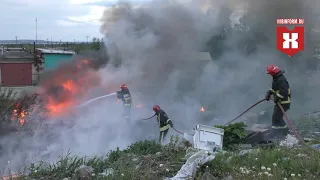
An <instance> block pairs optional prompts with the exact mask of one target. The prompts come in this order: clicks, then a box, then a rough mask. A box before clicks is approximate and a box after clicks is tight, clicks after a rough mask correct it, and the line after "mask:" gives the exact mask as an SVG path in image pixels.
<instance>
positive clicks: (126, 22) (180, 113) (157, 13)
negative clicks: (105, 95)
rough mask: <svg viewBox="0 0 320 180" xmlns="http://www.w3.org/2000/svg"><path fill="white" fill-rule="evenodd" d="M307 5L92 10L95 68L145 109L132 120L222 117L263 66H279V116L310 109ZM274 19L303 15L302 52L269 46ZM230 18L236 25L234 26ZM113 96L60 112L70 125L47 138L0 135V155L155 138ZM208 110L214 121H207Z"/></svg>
mask: <svg viewBox="0 0 320 180" xmlns="http://www.w3.org/2000/svg"><path fill="white" fill-rule="evenodd" d="M316 12H319V3H318V1H316V0H305V1H300V0H282V1H278V0H272V1H264V0H247V1H245V0H219V1H218V0H215V1H214V0H194V1H175V0H170V1H169V0H168V1H164V0H160V1H148V2H145V3H143V4H139V6H136V5H135V4H129V3H120V4H118V5H117V6H115V7H112V8H107V9H106V11H105V13H104V15H103V17H102V25H101V32H102V33H103V34H104V35H105V36H106V42H105V43H106V47H107V48H108V52H109V55H110V60H109V61H108V64H107V66H106V67H105V68H102V69H100V70H99V74H100V75H101V78H102V81H103V85H108V84H118V85H120V84H122V83H127V84H128V86H129V88H130V90H131V92H132V94H133V96H134V98H135V99H134V100H135V101H141V102H142V103H143V104H144V105H145V107H146V109H143V110H139V112H137V113H136V115H135V117H138V116H139V117H142V118H143V117H148V116H151V115H153V112H152V106H153V105H154V104H158V105H160V106H161V107H162V108H163V109H164V110H165V111H166V112H167V113H168V115H169V116H170V117H171V119H172V120H173V122H174V124H175V127H176V128H177V129H179V130H181V131H189V130H191V129H192V127H194V126H195V125H196V124H198V123H199V122H201V123H204V124H207V125H213V124H216V123H223V122H226V121H227V120H228V119H232V118H233V117H234V116H236V115H237V114H238V113H241V111H243V110H244V109H245V108H246V107H247V106H250V105H251V104H253V103H255V102H256V101H258V100H260V99H261V98H263V96H264V93H265V92H266V90H267V89H269V87H270V85H271V78H270V77H269V76H267V75H266V74H265V69H266V66H267V65H268V64H270V63H276V64H278V65H279V66H280V67H281V68H283V69H284V70H286V76H287V77H288V80H289V83H290V85H291V88H292V91H293V95H292V96H293V104H292V108H291V110H289V112H288V113H289V115H290V114H294V113H295V112H296V113H300V112H305V111H309V110H313V108H315V105H317V101H318V100H317V97H318V92H319V89H320V88H319V85H318V83H317V82H318V80H317V78H316V77H319V73H318V62H317V61H314V60H313V59H312V51H313V45H314V44H315V43H316V40H318V39H317V38H316V37H317V36H316V34H315V31H314V29H315V28H316V27H317V26H318V25H319V22H318V21H319V20H318V19H317V18H316V15H317V14H316ZM243 14H244V19H243V21H239V19H238V17H239V16H242V15H243ZM277 18H304V19H305V22H306V25H305V29H306V47H305V50H304V52H302V53H299V54H297V55H296V56H295V57H293V58H288V57H287V56H285V55H283V54H282V53H280V52H278V50H276V45H275V37H276V36H275V32H276V19H277ZM239 22H242V23H243V24H244V25H243V24H242V26H241V24H240V25H239V24H238V25H237V23H239ZM199 51H205V52H210V53H211V55H212V57H213V61H212V62H204V61H200V60H199V58H198V56H199V55H198V52H199ZM114 101H115V99H112V98H110V99H109V100H108V99H105V101H104V102H100V103H98V104H95V105H92V106H90V107H89V108H86V109H84V110H81V111H79V112H77V113H76V115H75V116H74V117H70V118H69V119H68V120H70V119H71V120H72V122H73V123H74V125H73V126H72V127H66V126H61V127H60V126H54V128H53V129H52V131H54V132H55V133H53V136H50V137H48V136H47V135H46V134H48V132H47V131H45V132H42V134H41V133H40V132H36V135H35V136H33V137H32V138H25V139H22V140H21V142H20V143H18V144H19V145H17V143H16V142H14V141H16V139H17V138H15V137H14V135H12V136H10V137H6V138H3V141H2V144H4V145H5V146H4V151H3V155H2V158H1V162H7V161H8V160H9V161H11V162H12V164H15V165H16V166H15V167H18V166H20V165H21V163H22V162H23V161H24V160H28V161H34V160H45V161H55V160H56V158H57V156H58V155H61V153H62V151H63V152H66V151H68V150H70V151H71V152H73V153H81V154H85V155H103V154H105V153H106V152H107V151H108V150H109V149H113V148H115V147H116V146H120V147H124V146H126V145H128V144H129V143H131V142H134V141H136V140H139V139H146V138H148V137H149V136H153V137H156V136H157V135H158V129H157V124H156V122H155V120H154V121H142V122H136V123H130V124H129V123H126V122H124V121H123V120H122V118H121V115H122V114H121V113H122V112H121V106H116V105H115V103H114ZM201 106H204V107H205V108H207V109H208V110H207V111H208V112H205V113H210V117H209V118H207V119H201V117H202V118H203V116H204V115H202V114H200V112H199V109H200V108H201ZM270 106H272V103H266V104H264V105H261V106H260V107H258V108H257V109H262V108H265V107H270ZM213 115H214V116H213ZM214 117H218V118H219V119H221V120H222V121H223V122H215V121H213V120H212V119H213V118H214ZM270 118H271V117H270ZM50 122H51V123H53V122H55V121H50ZM66 122H68V121H66ZM50 135H51V134H50ZM13 142H14V143H13ZM13 145H16V147H15V146H13ZM39 149H43V150H42V151H41V152H39ZM9 152H10V153H9ZM34 157H36V158H34Z"/></svg>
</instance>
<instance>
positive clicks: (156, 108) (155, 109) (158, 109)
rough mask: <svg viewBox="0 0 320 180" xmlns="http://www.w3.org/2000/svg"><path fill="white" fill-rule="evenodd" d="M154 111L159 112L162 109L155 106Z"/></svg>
mask: <svg viewBox="0 0 320 180" xmlns="http://www.w3.org/2000/svg"><path fill="white" fill-rule="evenodd" d="M152 109H153V111H154V112H159V111H160V109H161V108H160V106H158V105H154V106H153V108H152Z"/></svg>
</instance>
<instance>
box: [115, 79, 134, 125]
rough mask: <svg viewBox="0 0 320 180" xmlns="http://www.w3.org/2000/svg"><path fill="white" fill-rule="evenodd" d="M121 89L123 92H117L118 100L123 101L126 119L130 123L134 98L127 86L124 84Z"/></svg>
mask: <svg viewBox="0 0 320 180" xmlns="http://www.w3.org/2000/svg"><path fill="white" fill-rule="evenodd" d="M120 88H121V91H117V98H118V99H120V100H122V103H123V108H124V109H123V110H124V112H123V114H124V119H125V120H127V121H129V120H130V119H131V108H132V107H133V100H132V96H131V93H130V91H129V89H128V87H127V85H126V84H122V85H121V86H120Z"/></svg>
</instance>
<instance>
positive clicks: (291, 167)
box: [18, 141, 320, 180]
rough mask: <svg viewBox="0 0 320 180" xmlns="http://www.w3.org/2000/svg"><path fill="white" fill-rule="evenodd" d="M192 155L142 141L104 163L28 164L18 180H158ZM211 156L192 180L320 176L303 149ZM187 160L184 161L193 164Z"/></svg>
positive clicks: (315, 158) (319, 156) (178, 146)
mask: <svg viewBox="0 0 320 180" xmlns="http://www.w3.org/2000/svg"><path fill="white" fill-rule="evenodd" d="M195 152H197V150H195V149H193V148H191V147H188V145H186V144H183V143H177V142H175V141H171V143H169V144H167V145H165V146H160V145H159V144H157V143H155V142H154V141H141V142H137V143H134V144H132V145H131V146H130V147H128V148H127V149H124V150H119V149H116V150H114V151H110V152H109V153H108V156H107V157H91V158H88V157H77V156H70V155H67V156H65V157H61V159H59V160H58V161H57V163H56V164H46V163H44V162H41V163H39V165H34V164H32V165H30V166H29V167H28V169H27V171H28V172H30V174H29V175H26V176H20V177H19V178H18V179H26V180H27V179H48V180H49V179H52V180H62V179H63V180H68V179H79V180H91V179H92V180H93V179H95V180H100V179H105V180H139V179H146V180H148V179H153V180H158V179H159V180H161V179H164V178H166V177H173V176H175V175H176V173H177V172H178V171H179V169H180V168H181V166H182V165H183V164H184V163H185V162H186V161H187V159H188V158H190V157H191V156H192V155H193V154H195ZM212 154H213V155H214V156H215V158H214V159H213V160H212V161H210V162H208V163H205V164H203V165H199V166H196V165H195V166H196V169H197V170H196V173H194V175H193V177H190V179H197V180H198V179H199V180H218V179H223V180H231V179H235V180H237V179H239V180H240V179H248V180H251V179H252V180H253V179H268V180H279V179H308V180H313V179H314V180H316V179H318V177H319V175H320V174H319V171H318V169H319V168H320V163H319V162H320V153H319V151H310V149H306V148H305V147H296V148H288V147H277V148H273V149H263V148H255V149H251V150H234V151H221V152H214V153H212ZM190 159H192V158H190ZM190 159H189V160H188V161H190V162H192V161H191V160H190ZM193 163H195V162H193ZM176 179H179V178H176Z"/></svg>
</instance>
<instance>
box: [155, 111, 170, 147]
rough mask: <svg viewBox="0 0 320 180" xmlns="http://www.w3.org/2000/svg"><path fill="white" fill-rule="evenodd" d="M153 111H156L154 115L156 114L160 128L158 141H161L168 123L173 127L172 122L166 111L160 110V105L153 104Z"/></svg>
mask: <svg viewBox="0 0 320 180" xmlns="http://www.w3.org/2000/svg"><path fill="white" fill-rule="evenodd" d="M153 111H154V112H155V113H156V114H155V115H157V120H158V124H159V128H160V135H159V143H162V141H163V140H164V138H165V137H166V136H167V133H168V131H169V125H170V126H171V127H172V128H173V124H172V121H171V119H170V118H169V117H168V115H167V113H166V112H164V110H162V109H161V108H160V106H158V105H154V106H153Z"/></svg>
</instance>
